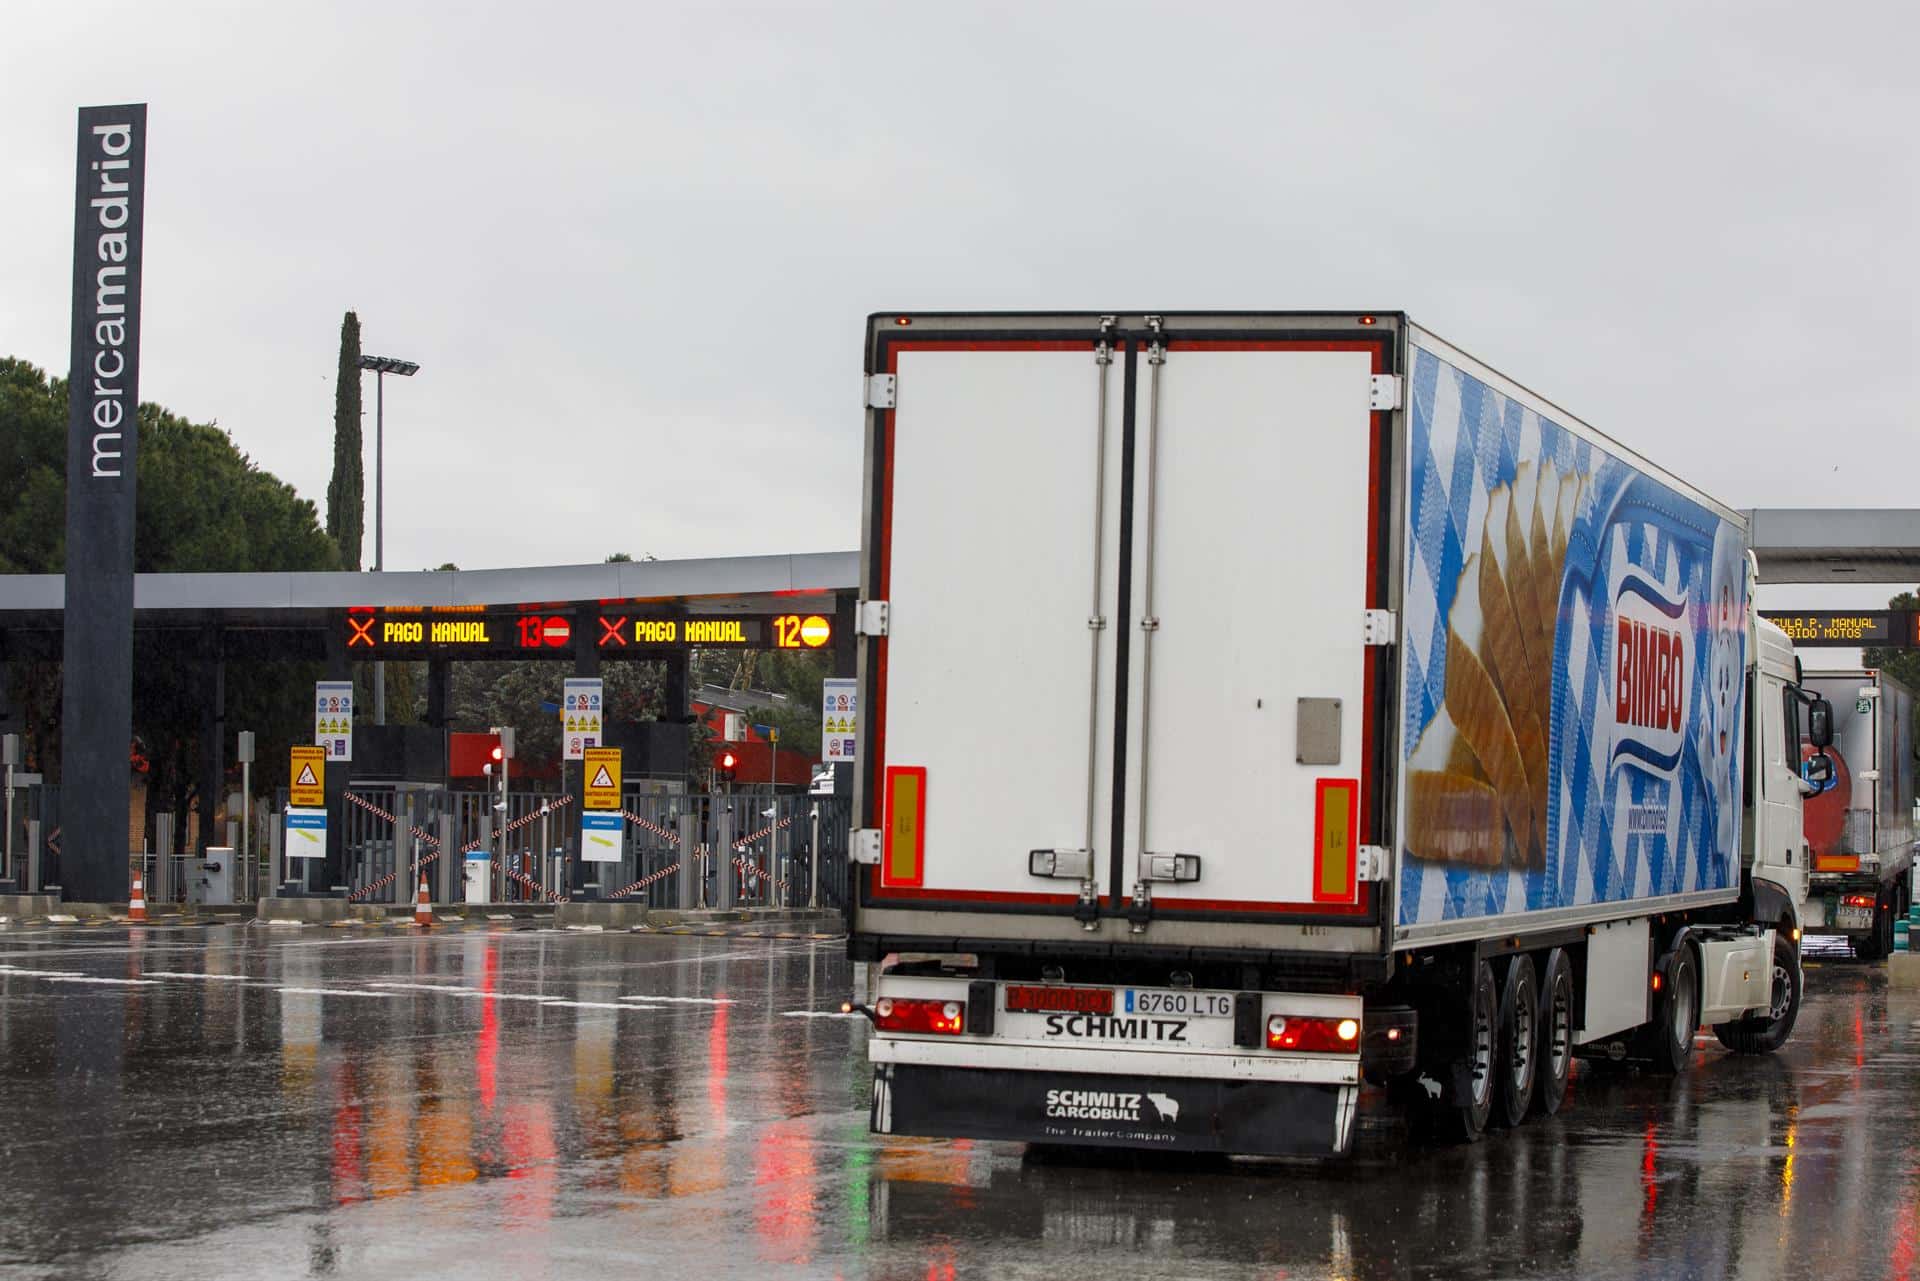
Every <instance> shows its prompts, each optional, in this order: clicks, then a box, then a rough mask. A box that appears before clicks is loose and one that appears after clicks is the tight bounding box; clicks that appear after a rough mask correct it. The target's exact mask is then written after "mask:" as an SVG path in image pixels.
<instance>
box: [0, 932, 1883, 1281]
mask: <svg viewBox="0 0 1920 1281" xmlns="http://www.w3.org/2000/svg"><path fill="white" fill-rule="evenodd" d="M850 980H851V966H850V965H849V963H848V962H847V961H846V959H845V958H844V956H843V955H842V954H841V944H840V943H838V942H837V941H820V940H810V939H777V938H745V937H727V938H704V937H657V936H636V935H627V934H567V933H557V932H550V931H539V930H531V929H527V928H524V927H523V928H519V929H504V928H495V929H470V930H452V931H445V932H442V931H438V930H436V931H435V932H434V933H432V934H431V935H429V936H427V937H419V936H416V935H413V934H410V933H409V934H399V933H395V932H368V931H359V930H355V931H341V930H326V929H284V928H279V929H269V928H264V927H259V926H239V925H235V926H222V927H215V928H211V929H207V928H175V929H152V928H149V929H147V930H144V931H139V932H136V933H133V934H131V935H130V934H129V932H128V931H127V930H126V929H124V928H111V927H94V928H68V929H64V930H59V929H37V930H34V929H22V928H18V927H14V928H10V929H6V930H0V1199H3V1203H4V1206H5V1210H4V1213H0V1276H5V1277H59V1278H119V1277H126V1278H134V1277H138V1278H143V1279H145V1278H154V1279H159V1278H173V1277H180V1278H195V1279H196V1281H199V1279H202V1278H220V1277H280V1276H285V1277H294V1276H339V1277H361V1276H378V1277H408V1278H412V1277H424V1276H436V1277H437V1276H449V1277H452V1276H458V1277H473V1278H485V1277H514V1278H523V1277H525V1278H538V1277H592V1278H611V1277H619V1276H630V1275H632V1276H649V1275H664V1276H670V1277H679V1276H687V1277H702V1278H704V1277H728V1276H786V1275H796V1276H820V1277H841V1276H844V1277H877V1278H913V1279H914V1281H923V1279H928V1278H931V1279H932V1281H943V1279H945V1278H955V1277H972V1276H983V1277H1036V1278H1038V1277H1044V1278H1047V1279H1048V1281H1064V1279H1065V1278H1072V1277H1080V1276H1102V1275H1112V1276H1124V1277H1126V1278H1128V1281H1134V1279H1136V1278H1151V1277H1263V1278H1308V1277H1311V1278H1318V1277H1325V1278H1366V1277H1479V1276H1490V1277H1507V1276H1528V1277H1535V1276H1537V1277H1568V1278H1573V1277H1578V1278H1581V1279H1582V1281H1591V1279H1594V1278H1609V1277H1661V1278H1666V1277H1741V1278H1773V1277H1804V1276H1810V1275H1820V1276H1825V1277H1835V1278H1842V1277H1844V1278H1874V1277H1908V1276H1910V1275H1912V1274H1913V1273H1914V1271H1915V1258H1916V1253H1920V1230H1917V1225H1916V1195H1917V1194H1920V1187H1917V1186H1916V1184H1917V1183H1920V1145H1916V1143H1915V1141H1914V1139H1915V1135H1916V1134H1920V1106H1916V1096H1915V1086H1916V1084H1920V999H1916V998H1914V997H1910V996H1906V995H1904V994H1900V995H1894V996H1891V997H1890V996H1889V994H1888V992H1887V989H1886V984H1885V977H1884V972H1883V969H1882V967H1879V966H1872V967H1869V966H1864V965H1857V964H1854V963H1852V962H1848V961H1842V960H1831V961H1825V962H1820V963H1817V964H1816V965H1815V966H1814V967H1813V968H1810V970H1809V974H1808V988H1809V1004H1808V1006H1807V1008H1806V1009H1805V1010H1804V1011H1803V1013H1802V1016H1801V1022H1800V1028H1799V1031H1798V1032H1797V1034H1796V1035H1795V1038H1794V1041H1793V1043H1792V1045H1791V1046H1790V1048H1789V1050H1788V1051H1787V1052H1786V1053H1784V1054H1782V1055H1780V1056H1777V1057H1774V1058H1769V1059H1735V1058H1731V1057H1729V1056H1727V1055H1725V1054H1724V1053H1722V1052H1721V1051H1720V1050H1719V1048H1718V1046H1717V1045H1715V1044H1713V1043H1712V1042H1711V1039H1710V1038H1708V1040H1707V1041H1705V1042H1703V1043H1702V1044H1701V1046H1700V1049H1699V1053H1698V1055H1697V1061H1696V1063H1695V1066H1694V1069H1693V1071H1692V1072H1691V1073H1690V1074H1689V1075H1687V1076H1685V1077H1683V1078H1681V1079H1679V1080H1677V1081H1671V1082H1669V1081H1663V1080H1658V1079H1651V1078H1646V1077H1642V1076H1639V1075H1637V1074H1625V1075H1614V1074H1609V1073H1596V1072H1591V1071H1583V1072H1582V1073H1581V1074H1580V1075H1579V1076H1578V1077H1577V1078H1576V1081H1575V1085H1574V1092H1573V1097H1572V1100H1571V1103H1570V1106H1569V1108H1568V1109H1567V1110H1566V1111H1565V1112H1564V1113H1563V1114H1562V1115H1561V1116H1560V1117H1559V1118H1556V1119H1554V1120H1550V1121H1547V1122H1544V1123H1534V1124H1532V1125H1530V1126H1528V1127H1525V1128H1523V1129H1521V1130H1518V1131H1515V1132H1513V1133H1511V1134H1504V1135H1495V1136H1492V1137H1490V1138H1488V1139H1487V1140H1485V1141H1483V1142H1481V1143H1479V1144H1476V1145H1474V1146H1472V1147H1467V1148H1451V1149H1419V1148H1411V1147H1409V1146H1408V1145H1407V1142H1406V1139H1405V1135H1404V1134H1403V1132H1402V1131H1401V1129H1400V1128H1399V1126H1398V1125H1397V1124H1396V1123H1395V1122H1394V1121H1393V1120H1392V1119H1391V1117H1390V1116H1389V1115H1388V1114H1387V1113H1386V1112H1385V1111H1384V1110H1383V1109H1381V1108H1379V1107H1378V1106H1372V1107H1371V1110H1370V1111H1369V1112H1368V1113H1366V1115H1365V1116H1364V1118H1363V1134H1362V1139H1361V1143H1360V1151H1359V1153H1358V1155H1357V1156H1356V1157H1354V1158H1352V1159H1349V1160H1346V1161H1340V1162H1331V1161H1329V1162H1309V1161H1300V1162H1291V1161H1283V1162H1238V1163H1226V1162H1212V1161H1202V1162H1179V1161H1172V1160H1169V1159H1168V1158H1166V1157H1164V1156H1156V1157H1153V1158H1151V1159H1146V1160H1142V1161H1139V1162H1136V1161H1133V1160H1130V1159H1118V1160H1114V1159H1109V1160H1102V1161H1087V1162H1081V1161H1063V1160H1061V1159H1059V1158H1057V1157H1054V1156H1051V1155H1048V1154H1039V1155H1034V1154H1029V1153H1027V1152H1026V1151H1025V1149H1023V1148H1022V1147H1021V1146H1020V1145H1017V1144H986V1143H966V1142H937V1141H930V1140H883V1139H880V1138H876V1137H875V1136H872V1135H869V1134H868V1133H867V1126H866V1102H867V1097H868V1088H869V1087H868V1073H867V1067H866V1063H865V1055H864V1051H863V1041H864V1035H865V1034H864V1024H862V1023H860V1022H859V1021H858V1020H856V1019H846V1018H842V1017H839V1016H838V1015H836V1014H834V1013H833V1011H834V1010H835V1009H836V1008H837V1006H838V1003H839V1001H840V1000H841V999H842V997H843V996H844V995H845V994H846V992H847V990H848V988H849V984H850ZM1369 1104H1370V1105H1373V1104H1377V1100H1376V1099H1372V1098H1370V1099H1369Z"/></svg>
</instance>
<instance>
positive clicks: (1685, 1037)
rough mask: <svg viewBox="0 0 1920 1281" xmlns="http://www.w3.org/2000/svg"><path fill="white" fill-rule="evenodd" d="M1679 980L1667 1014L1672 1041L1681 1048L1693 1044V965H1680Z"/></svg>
mask: <svg viewBox="0 0 1920 1281" xmlns="http://www.w3.org/2000/svg"><path fill="white" fill-rule="evenodd" d="M1680 974H1681V981H1680V982H1679V983H1677V984H1675V985H1674V988H1673V1003H1672V1009H1671V1010H1670V1012H1669V1014H1668V1018H1669V1020H1670V1021H1671V1022H1672V1024H1673V1039H1674V1043H1675V1044H1677V1045H1679V1046H1680V1048H1681V1049H1683V1050H1684V1049H1687V1048H1690V1047H1691V1046H1692V1045H1693V1033H1694V1029H1695V1026H1696V1025H1695V1024H1694V1022H1693V967H1692V966H1685V965H1683V966H1681V967H1680Z"/></svg>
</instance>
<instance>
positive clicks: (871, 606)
mask: <svg viewBox="0 0 1920 1281" xmlns="http://www.w3.org/2000/svg"><path fill="white" fill-rule="evenodd" d="M853 634H854V635H855V636H885V635H886V634H887V602H885V601H883V600H863V601H861V602H860V604H859V605H858V606H857V607H856V608H855V609H854V612H853Z"/></svg>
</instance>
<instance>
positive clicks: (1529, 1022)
mask: <svg viewBox="0 0 1920 1281" xmlns="http://www.w3.org/2000/svg"><path fill="white" fill-rule="evenodd" d="M1506 969H1507V973H1506V978H1505V980H1504V981H1503V982H1502V983H1501V984H1500V1012H1499V1016H1498V1021H1497V1023H1496V1025H1495V1027H1496V1033H1497V1035H1496V1040H1495V1056H1494V1074H1493V1086H1494V1091H1493V1093H1494V1104H1493V1120H1494V1123H1495V1124H1497V1125H1502V1126H1505V1127H1506V1128H1508V1129H1512V1128H1513V1127H1514V1126H1516V1125H1519V1124H1520V1123H1521V1122H1522V1121H1524V1120H1526V1119H1527V1112H1528V1109H1530V1108H1531V1107H1532V1106H1533V1090H1534V1085H1535V1083H1536V1081H1537V1080H1538V1078H1539V1075H1540V1017H1539V1016H1540V986H1539V983H1538V981H1537V980H1536V979H1535V977H1534V969H1533V958H1532V957H1530V956H1527V955H1526V954H1524V953H1522V954H1521V955H1519V956H1515V957H1513V958H1512V959H1511V960H1509V961H1508V962H1507V967H1506Z"/></svg>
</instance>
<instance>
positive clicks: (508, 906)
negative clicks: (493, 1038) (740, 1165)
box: [0, 898, 841, 930]
mask: <svg viewBox="0 0 1920 1281" xmlns="http://www.w3.org/2000/svg"><path fill="white" fill-rule="evenodd" d="M0 910H4V905H0ZM433 912H434V919H435V920H439V921H451V920H461V921H488V920H498V919H499V918H500V916H501V915H502V914H506V915H509V916H511V917H512V918H514V919H516V920H522V919H524V920H551V921H552V922H553V923H554V924H555V925H560V926H568V925H596V926H599V927H600V928H601V929H608V930H621V929H670V928H672V927H674V926H677V925H785V924H793V925H809V926H815V927H819V926H830V927H833V928H835V929H837V928H838V927H839V925H840V923H841V916H840V913H839V912H837V911H831V910H815V909H810V908H794V907H743V908H736V909H734V910H733V911H730V912H719V911H691V912H681V911H666V910H661V909H658V908H649V907H648V906H647V905H646V904H644V903H618V902H612V903H610V902H604V901H600V902H582V903H488V904H475V905H471V906H469V905H467V904H464V903H455V904H438V905H436V906H435V907H434V909H433ZM412 915H413V907H412V905H411V904H406V905H402V906H398V907H396V906H394V905H393V904H390V903H349V902H347V901H346V900H345V899H339V898H263V899H261V900H260V908H259V919H260V920H263V921H298V922H300V923H301V924H303V925H330V924H333V923H335V922H352V921H365V922H369V923H382V924H384V923H386V922H388V921H399V922H407V921H410V920H411V919H412Z"/></svg>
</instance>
